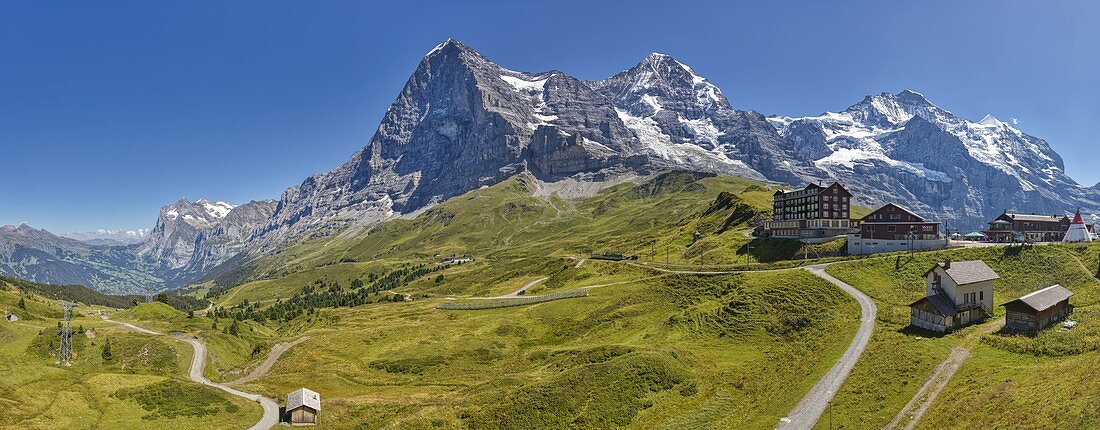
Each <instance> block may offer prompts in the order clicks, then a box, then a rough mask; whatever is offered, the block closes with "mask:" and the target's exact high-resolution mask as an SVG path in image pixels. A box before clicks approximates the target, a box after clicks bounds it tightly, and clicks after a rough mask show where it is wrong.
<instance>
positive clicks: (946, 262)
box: [943, 257, 951, 270]
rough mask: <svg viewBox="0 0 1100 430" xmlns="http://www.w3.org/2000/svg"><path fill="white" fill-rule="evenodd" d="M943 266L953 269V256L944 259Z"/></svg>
mask: <svg viewBox="0 0 1100 430" xmlns="http://www.w3.org/2000/svg"><path fill="white" fill-rule="evenodd" d="M943 268H944V269H946V270H950V269H951V258H950V257H948V258H945V259H943Z"/></svg>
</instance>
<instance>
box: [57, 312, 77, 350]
mask: <svg viewBox="0 0 1100 430" xmlns="http://www.w3.org/2000/svg"><path fill="white" fill-rule="evenodd" d="M61 307H62V308H64V309H65V321H64V322H63V323H61V350H60V351H59V352H58V354H57V364H62V365H65V366H72V365H73V308H75V307H76V303H67V302H61Z"/></svg>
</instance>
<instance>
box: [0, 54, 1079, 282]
mask: <svg viewBox="0 0 1100 430" xmlns="http://www.w3.org/2000/svg"><path fill="white" fill-rule="evenodd" d="M724 94H725V93H724V92H723V91H722V90H721V89H719V88H718V87H717V86H715V85H714V84H713V83H711V82H710V81H709V80H708V79H707V78H705V77H703V76H702V75H700V74H699V73H698V72H696V71H695V70H694V69H692V68H691V67H689V66H688V65H685V64H683V63H681V62H679V61H677V60H675V59H674V58H672V57H671V56H668V55H664V54H657V53H654V54H651V55H649V56H647V57H646V58H644V59H643V60H642V61H641V62H640V63H638V64H637V65H636V66H634V67H631V68H629V69H627V70H624V71H622V72H620V73H618V74H616V75H614V76H612V77H610V78H607V79H604V80H599V81H585V80H580V79H577V78H574V77H571V76H569V75H568V74H566V73H564V72H561V71H556V70H551V71H545V72H539V73H530V72H520V71H515V70H509V69H506V68H504V67H501V66H499V65H497V64H496V63H493V62H492V61H490V60H488V59H487V58H485V57H484V56H483V55H481V54H480V53H478V52H476V51H474V50H473V49H470V48H469V47H467V46H466V45H464V44H462V43H461V42H458V41H456V40H453V39H452V40H447V41H445V42H443V43H441V44H439V45H438V46H436V47H435V48H433V49H431V50H430V51H429V52H428V54H427V55H426V56H425V57H424V58H423V60H421V62H420V64H419V65H418V66H417V68H416V70H415V71H414V72H413V74H412V76H411V77H410V78H409V80H408V82H407V83H406V84H405V87H404V88H403V89H402V90H401V92H400V94H399V95H398V97H397V99H396V100H395V101H394V102H393V104H392V105H391V106H390V108H389V109H388V110H387V111H386V114H385V116H384V117H383V119H382V122H381V124H380V125H379V127H378V130H377V132H376V133H375V134H374V136H373V137H372V138H371V140H370V142H369V143H368V144H367V145H366V146H365V147H364V148H362V149H360V150H359V151H357V152H356V153H355V154H353V155H352V156H351V158H350V159H349V160H348V161H347V162H346V163H344V164H343V165H341V166H339V167H337V168H335V169H333V170H332V171H330V172H327V173H320V174H316V175H312V176H310V177H309V178H307V179H306V180H305V181H303V182H302V183H301V184H300V185H297V186H294V187H291V188H290V189H288V190H286V191H285V192H284V193H283V195H282V196H281V198H280V199H279V201H278V202H273V201H261V202H250V203H248V204H244V205H241V206H233V205H229V204H225V203H220V202H209V201H205V200H199V201H197V202H194V203H192V202H189V201H186V200H181V201H179V202H177V203H175V204H173V205H169V206H166V207H165V208H163V209H162V210H161V213H160V216H159V218H158V220H157V224H156V227H154V228H153V229H152V230H151V231H150V232H149V234H148V237H147V238H146V239H145V240H144V241H142V242H141V243H140V244H138V245H127V246H107V247H98V248H97V247H96V246H93V245H89V244H87V243H81V242H77V241H71V242H65V243H66V244H67V246H72V247H82V248H80V249H97V250H99V251H97V252H106V253H108V254H111V253H122V254H118V255H117V256H118V257H120V258H121V259H120V260H118V261H117V262H118V263H119V264H122V265H123V266H122V267H123V269H124V270H125V271H138V272H140V273H142V274H145V275H147V276H150V277H152V278H155V279H158V280H159V284H155V285H152V284H151V286H153V287H155V288H163V287H165V286H174V285H181V284H184V283H187V282H192V281H194V280H198V279H201V278H202V277H203V276H205V275H206V274H208V273H210V271H211V270H213V269H214V268H215V267H217V266H218V265H220V264H225V263H226V262H230V263H229V264H237V263H239V262H240V261H243V260H247V259H249V258H253V257H256V256H260V255H263V254H264V253H266V252H273V251H276V250H278V249H280V248H282V247H284V246H286V245H288V244H292V243H296V242H298V241H301V240H303V239H306V238H311V237H321V236H326V235H331V234H336V233H340V232H345V233H348V234H354V233H355V232H358V231H366V229H367V228H369V227H371V226H373V225H376V224H378V223H380V222H384V221H386V220H390V219H394V218H398V217H407V216H414V215H415V214H417V213H419V211H421V210H423V209H425V208H427V207H430V206H432V205H434V204H436V203H439V202H442V201H444V200H446V199H448V198H451V197H454V196H457V195H460V194H463V193H465V192H467V191H470V190H474V189H478V188H480V187H484V186H488V185H492V184H496V183H498V182H501V181H503V180H505V179H507V178H510V177H512V176H515V175H516V174H519V173H523V172H527V173H530V174H531V175H533V177H534V178H536V179H537V180H538V181H540V182H541V183H542V184H543V188H544V189H546V190H551V192H556V193H558V194H561V195H563V196H566V197H569V196H582V195H590V194H593V193H595V192H597V191H599V190H600V189H601V188H603V187H605V186H609V185H612V184H616V183H619V182H622V181H631V180H637V179H638V178H644V177H648V176H651V175H653V174H655V173H656V172H660V171H663V170H667V169H686V170H693V171H702V172H715V173H724V174H732V175H739V176H744V177H748V178H754V179H758V180H764V181H771V182H776V183H787V184H790V185H792V186H801V185H803V184H806V183H810V182H825V181H833V180H839V181H841V182H843V183H845V184H846V185H848V186H849V188H850V189H851V190H852V191H853V193H854V194H855V195H856V196H857V197H856V198H857V200H858V202H859V203H861V204H864V205H867V206H877V205H879V204H884V203H897V204H901V205H904V206H907V207H909V208H910V209H913V210H915V211H917V212H919V213H921V214H922V215H925V216H928V217H931V218H934V219H938V220H942V221H945V222H947V223H948V226H949V227H950V228H956V229H957V228H966V229H974V228H979V227H981V226H983V225H984V223H985V222H986V221H987V220H988V219H990V218H992V217H993V216H995V215H996V214H999V213H1001V211H1004V210H1006V209H1007V210H1017V211H1022V212H1038V213H1067V212H1071V211H1073V210H1075V209H1076V208H1078V207H1083V208H1085V209H1086V210H1087V211H1089V212H1094V213H1095V212H1100V211H1098V209H1100V184H1098V185H1097V186H1094V187H1085V186H1082V185H1080V184H1078V183H1077V182H1075V181H1074V180H1073V179H1071V178H1070V177H1068V176H1067V175H1066V174H1065V166H1064V164H1063V162H1062V158H1061V157H1060V156H1059V155H1058V154H1057V152H1055V151H1054V150H1053V149H1052V148H1051V147H1050V145H1048V144H1047V143H1046V142H1045V141H1043V140H1042V139H1039V138H1036V137H1034V136H1030V135H1027V134H1025V133H1023V132H1021V131H1020V130H1018V129H1016V128H1015V127H1013V126H1012V125H1010V124H1007V123H1004V122H1002V121H999V120H997V119H996V118H993V117H991V116H987V117H986V118H983V119H981V120H980V121H976V122H975V121H971V120H968V119H965V118H961V117H958V116H956V115H954V114H952V113H951V112H949V111H947V110H945V109H942V108H940V107H938V106H936V105H934V104H932V103H931V102H929V101H928V100H927V99H926V98H925V97H924V96H922V95H921V94H919V93H917V92H914V91H910V90H905V91H902V92H899V93H897V94H890V93H882V94H879V95H872V96H867V97H865V98H864V99H863V100H862V101H861V102H859V103H856V104H854V105H852V106H850V107H848V108H847V109H844V110H843V111H840V112H826V113H823V114H822V115H819V116H814V117H805V118H793V117H783V116H773V117H765V116H764V115H761V114H759V113H757V112H753V111H749V110H739V109H737V108H736V107H734V106H732V105H731V104H730V102H729V100H728V99H727V98H726V96H725V95H724ZM20 229H23V230H26V229H25V228H24V227H18V228H15V227H11V228H6V230H4V231H3V232H0V268H2V269H4V271H5V272H7V273H12V274H14V275H16V276H36V277H37V278H31V279H35V280H40V281H47V282H49V280H48V279H43V277H45V276H47V274H53V273H56V272H57V271H56V270H52V271H51V270H39V269H35V267H36V266H37V265H39V263H36V262H38V261H42V262H47V261H70V260H72V263H73V264H77V262H76V261H75V260H74V259H76V257H73V255H92V254H95V252H91V251H81V252H76V253H72V252H62V253H60V254H62V255H64V256H67V257H64V258H62V257H61V256H59V255H55V254H57V253H55V252H53V251H55V250H58V249H60V248H56V247H54V248H50V247H49V246H51V245H49V244H50V243H53V242H57V240H55V239H49V240H46V239H42V240H41V241H40V242H41V244H42V246H38V247H35V246H32V245H31V244H32V243H34V241H29V240H26V239H18V240H17V239H13V237H16V235H15V234H14V233H13V232H14V231H16V230H20ZM24 233H26V232H25V231H24ZM28 235H31V234H29V233H28V234H25V235H24V236H28ZM33 235H34V236H42V237H44V236H45V235H44V234H43V233H41V231H39V232H38V233H35V234H33ZM17 241H18V243H20V245H19V246H21V247H22V248H20V249H21V251H20V252H21V253H20V254H19V255H18V258H16V256H14V252H10V251H9V252H7V256H5V254H4V253H3V251H2V250H4V249H5V248H4V247H5V246H6V247H7V248H8V249H13V246H12V245H11V244H12V243H16V242H17ZM73 242H75V243H78V244H79V245H73V244H72V243H73ZM5 244H6V245H5ZM31 250H33V252H37V253H39V254H36V255H37V256H39V257H41V258H40V259H35V258H32V257H29V256H28V253H30V252H32V251H31ZM120 250H125V253H123V251H120ZM47 255H48V256H52V257H51V258H47V257H46V256H47ZM112 255H113V254H112ZM89 258H90V257H89ZM97 258H100V260H102V259H103V258H105V257H103V256H100V257H97ZM4 259H7V260H6V261H7V262H6V263H5V262H3V261H4ZM13 261H18V263H14V262H13ZM97 261H98V260H97ZM111 261H115V260H111ZM43 264H44V263H43ZM57 264H60V263H57ZM126 265H130V266H126ZM93 266H94V265H93ZM81 267H83V266H81ZM137 268H140V270H138V269H137ZM13 271H14V272H13ZM20 271H21V272H20ZM74 271H75V270H74ZM70 272H73V271H70ZM76 272H80V271H76ZM108 272H109V271H108ZM21 273H22V274H21ZM81 273H83V274H84V275H83V276H84V278H85V279H86V280H87V282H88V283H90V284H91V285H94V286H97V287H99V288H104V286H107V285H116V286H117V285H125V284H119V283H118V282H117V281H109V280H108V277H107V275H100V274H99V272H96V271H94V270H92V269H91V268H89V269H88V270H85V271H84V272H81ZM125 273H128V272H125ZM50 276H53V275H50ZM112 279H113V278H112ZM65 282H75V281H72V280H66V281H65Z"/></svg>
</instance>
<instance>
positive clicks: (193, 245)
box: [137, 199, 275, 286]
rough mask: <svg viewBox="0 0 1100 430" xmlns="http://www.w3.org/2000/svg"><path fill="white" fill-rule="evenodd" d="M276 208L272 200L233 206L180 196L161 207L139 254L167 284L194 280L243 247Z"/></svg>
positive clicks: (173, 284) (138, 250)
mask: <svg viewBox="0 0 1100 430" xmlns="http://www.w3.org/2000/svg"><path fill="white" fill-rule="evenodd" d="M274 212H275V202H274V201H271V200H265V201H252V202H249V203H246V204H243V205H240V206H234V205H231V204H229V203H225V202H211V201H208V200H202V199H200V200H198V201H195V202H190V201H188V200H187V199H180V200H179V201H177V202H175V203H173V204H171V205H168V206H165V207H163V208H161V210H160V215H159V216H158V217H157V223H156V226H155V227H153V230H152V231H151V232H150V233H149V237H148V238H147V239H146V240H145V241H144V242H142V243H141V245H140V246H139V247H138V248H137V256H138V257H139V258H140V259H141V260H142V261H144V262H145V263H146V264H148V265H150V266H152V267H155V270H156V273H157V274H158V275H160V276H161V277H162V278H164V280H165V283H166V286H175V285H179V284H181V283H186V282H189V281H193V280H196V279H198V278H200V277H201V276H202V275H204V274H205V273H206V271H207V270H209V269H210V268H212V267H214V266H217V265H218V264H221V263H222V262H224V261H226V260H228V259H229V258H231V257H233V256H234V255H236V254H237V253H239V252H241V251H242V250H243V249H244V248H245V246H246V245H247V244H248V243H249V240H250V239H251V238H252V235H253V233H255V231H256V230H257V228H259V227H261V226H263V225H264V224H266V223H267V222H268V221H270V219H271V216H272V214H273V213H274Z"/></svg>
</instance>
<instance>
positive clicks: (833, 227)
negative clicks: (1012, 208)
mask: <svg viewBox="0 0 1100 430" xmlns="http://www.w3.org/2000/svg"><path fill="white" fill-rule="evenodd" d="M851 204H852V193H851V192H850V191H848V189H847V188H845V187H844V186H843V185H841V184H840V183H833V184H831V185H829V186H822V185H818V184H809V185H807V186H806V187H805V188H803V189H800V190H779V191H776V192H775V194H774V196H773V210H774V211H773V215H772V220H771V221H768V222H766V223H765V224H764V225H763V227H762V228H761V229H758V230H757V232H756V234H757V236H759V237H774V238H786V239H797V240H799V241H801V242H803V243H809V244H814V243H824V242H829V241H832V240H837V239H842V238H847V240H848V254H849V255H864V254H876V253H885V252H904V251H909V252H914V251H925V250H935V249H942V248H947V247H949V246H951V245H952V241H959V242H962V243H964V244H967V243H969V244H989V243H994V244H996V243H1000V244H1016V243H1019V244H1027V243H1051V242H1064V243H1081V242H1091V241H1093V240H1096V226H1095V225H1094V224H1090V223H1086V222H1085V221H1084V219H1083V217H1082V216H1081V211H1080V210H1078V211H1077V213H1076V214H1075V215H1074V216H1073V217H1072V218H1071V217H1069V216H1067V215H1064V214H1062V215H1058V214H1055V215H1038V214H1024V213H1011V212H1008V211H1005V212H1004V213H1002V214H1001V215H1000V216H998V217H996V218H995V219H993V220H992V221H990V222H989V228H988V229H986V230H984V231H975V232H971V233H968V234H965V235H963V234H960V233H954V234H950V235H948V234H945V232H944V230H943V228H942V225H941V224H940V223H939V222H936V221H931V220H928V219H926V218H924V217H922V216H920V215H918V214H916V213H915V212H913V211H911V210H909V209H907V208H905V207H902V206H900V205H897V204H894V203H889V204H886V205H883V206H881V207H879V208H878V209H875V210H874V211H872V212H871V213H870V214H868V215H867V216H865V217H863V218H861V219H852V218H851ZM924 278H925V294H924V297H922V298H921V299H919V300H917V301H915V302H913V303H911V304H910V305H909V307H910V326H912V327H916V328H920V329H924V330H930V331H933V332H939V333H943V332H947V331H951V330H956V329H959V328H962V327H965V326H967V325H970V324H974V323H977V322H980V321H984V320H986V319H988V318H990V317H992V316H993V296H994V291H993V281H995V280H997V279H1000V276H999V275H998V274H997V273H996V272H995V271H993V269H992V268H990V267H989V266H988V265H986V263H985V262H983V261H960V262H952V261H951V260H950V259H947V260H944V261H943V262H941V263H937V264H936V265H935V266H933V267H931V268H929V269H928V270H927V271H926V272H925V273H924ZM1072 295H1073V293H1072V292H1070V291H1069V290H1067V289H1066V288H1064V287H1062V286H1061V285H1052V286H1050V287H1047V288H1043V289H1041V290H1038V291H1034V292H1031V293H1029V294H1026V295H1024V296H1022V297H1020V298H1018V299H1015V300H1012V301H1010V302H1007V303H1005V304H1002V305H1001V306H1002V307H1004V308H1005V326H1004V328H1003V329H1002V330H1003V331H1004V332H1005V333H1035V332H1038V331H1040V330H1043V329H1045V328H1047V327H1050V326H1051V325H1054V324H1055V323H1057V322H1059V321H1063V320H1066V318H1067V317H1068V316H1069V314H1070V313H1071V312H1072V311H1073V306H1072V305H1070V303H1069V300H1070V297H1071V296H1072ZM1063 325H1064V328H1066V329H1070V328H1072V327H1073V326H1074V322H1073V321H1065V322H1064V323H1063Z"/></svg>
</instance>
